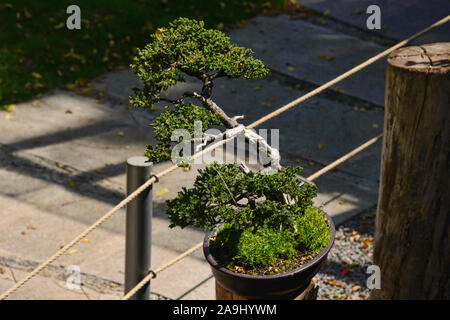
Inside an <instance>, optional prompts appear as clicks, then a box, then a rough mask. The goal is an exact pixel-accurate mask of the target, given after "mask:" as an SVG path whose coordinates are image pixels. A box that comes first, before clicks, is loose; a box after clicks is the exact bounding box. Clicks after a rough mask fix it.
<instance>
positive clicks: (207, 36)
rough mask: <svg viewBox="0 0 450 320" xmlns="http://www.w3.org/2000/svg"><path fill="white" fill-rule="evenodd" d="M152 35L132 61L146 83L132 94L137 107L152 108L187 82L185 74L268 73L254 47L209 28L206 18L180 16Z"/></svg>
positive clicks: (249, 75) (248, 76) (251, 75)
mask: <svg viewBox="0 0 450 320" xmlns="http://www.w3.org/2000/svg"><path fill="white" fill-rule="evenodd" d="M151 38H152V41H151V42H150V43H149V44H148V45H146V46H145V47H144V48H143V49H139V50H138V53H137V56H136V57H135V58H134V60H133V63H132V64H131V68H132V70H133V71H134V72H135V73H136V75H137V76H138V77H139V78H140V79H141V80H142V81H143V83H144V86H143V88H142V89H139V88H134V93H135V97H134V98H133V97H130V102H131V104H132V105H134V106H136V107H143V108H147V109H151V108H152V107H153V105H154V104H155V103H156V102H158V101H160V93H161V92H162V91H164V90H167V89H168V88H169V87H171V86H173V85H175V84H176V83H177V82H180V81H185V74H187V75H190V76H194V77H197V78H199V79H203V80H206V79H207V77H212V78H215V77H218V76H227V77H231V78H239V77H244V78H246V79H252V78H258V77H262V76H264V75H266V74H267V73H268V69H267V68H265V67H264V65H263V63H262V62H261V61H260V60H257V59H254V58H253V57H252V53H253V52H252V50H250V49H247V48H242V47H238V46H236V45H232V44H231V43H230V39H229V37H227V36H226V35H225V34H224V33H223V32H222V31H219V30H214V29H206V28H205V27H204V22H203V21H197V20H194V19H192V20H191V19H188V18H179V19H176V20H174V21H173V22H171V23H170V24H169V27H168V28H160V29H158V30H157V31H156V32H155V34H153V35H152V36H151ZM213 75H215V76H213ZM212 78H211V80H212Z"/></svg>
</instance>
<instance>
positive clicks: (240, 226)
mask: <svg viewBox="0 0 450 320" xmlns="http://www.w3.org/2000/svg"><path fill="white" fill-rule="evenodd" d="M300 170H301V168H300V167H295V168H290V167H287V168H283V169H282V171H280V172H277V173H275V174H271V175H265V174H262V173H260V172H257V173H255V172H249V173H244V172H243V171H241V170H240V169H239V168H238V167H237V166H236V165H235V164H218V163H213V164H212V165H210V166H209V167H206V168H205V169H203V170H199V175H198V176H197V178H196V180H195V182H194V186H193V187H192V188H190V189H187V188H183V190H182V191H180V192H179V193H178V196H177V197H176V198H175V199H172V200H168V201H167V209H166V213H167V214H168V217H169V220H170V222H171V224H170V227H171V228H173V227H175V226H180V227H182V228H184V227H186V226H195V227H200V228H204V229H209V230H213V229H214V228H216V227H218V226H222V227H221V228H220V229H219V231H218V233H217V236H216V240H215V241H214V242H213V243H212V250H213V251H214V252H213V254H214V256H216V257H217V256H218V257H221V259H223V260H222V262H224V264H225V265H233V264H241V265H243V266H246V267H252V266H267V265H270V264H273V263H274V262H275V261H277V260H278V259H289V258H291V257H293V256H294V255H295V254H297V253H299V252H301V253H303V254H312V253H315V252H318V251H320V250H321V249H322V248H323V247H325V246H326V245H327V243H328V240H329V230H328V224H327V221H326V220H325V218H324V216H323V214H322V212H321V211H320V210H318V209H315V208H313V207H312V204H313V202H312V199H313V198H314V197H315V196H316V193H315V189H316V188H315V186H313V185H311V184H304V183H303V182H302V181H301V180H300V179H298V177H297V176H296V174H297V173H298V172H299V171H300ZM283 194H284V195H288V196H289V198H290V199H291V200H292V201H286V200H285V198H284V196H283Z"/></svg>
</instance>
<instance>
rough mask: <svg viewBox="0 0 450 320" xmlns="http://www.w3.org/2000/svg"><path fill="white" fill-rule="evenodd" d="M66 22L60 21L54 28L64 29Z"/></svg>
mask: <svg viewBox="0 0 450 320" xmlns="http://www.w3.org/2000/svg"><path fill="white" fill-rule="evenodd" d="M64 26H65V24H64V22H61V23H58V24H57V25H55V26H54V27H53V28H54V29H56V30H59V29H62V28H64Z"/></svg>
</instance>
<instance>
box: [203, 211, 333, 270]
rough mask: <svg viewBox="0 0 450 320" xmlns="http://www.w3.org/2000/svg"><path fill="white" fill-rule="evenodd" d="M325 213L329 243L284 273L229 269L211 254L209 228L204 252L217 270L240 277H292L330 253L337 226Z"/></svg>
mask: <svg viewBox="0 0 450 320" xmlns="http://www.w3.org/2000/svg"><path fill="white" fill-rule="evenodd" d="M323 215H324V216H325V218H326V219H327V220H328V228H329V230H330V240H329V241H328V245H327V246H326V247H325V248H323V249H322V250H321V251H319V253H318V254H317V255H316V256H315V257H314V258H313V259H312V260H311V261H309V262H307V263H306V264H304V265H303V266H301V267H298V268H296V269H293V270H291V271H287V272H283V273H277V274H272V275H251V274H245V273H237V272H234V271H231V270H228V269H227V268H224V267H222V266H220V265H219V263H218V262H217V261H216V260H215V259H214V257H213V255H212V254H211V251H210V247H209V240H210V238H211V235H212V234H213V232H214V231H212V230H209V231H207V232H206V235H205V238H204V240H203V254H204V255H205V258H206V260H207V261H208V263H209V264H210V265H211V266H212V267H213V268H214V269H216V270H218V271H220V272H222V273H225V274H228V275H230V276H234V277H238V278H245V279H279V278H287V277H292V276H293V275H294V274H296V273H299V272H302V271H304V270H306V269H309V268H311V267H312V266H314V265H316V264H318V263H320V262H321V261H322V259H323V258H324V257H326V255H328V252H329V251H330V250H331V247H332V246H333V243H334V236H335V226H334V222H333V220H332V219H331V217H330V216H328V215H327V214H326V213H325V212H323Z"/></svg>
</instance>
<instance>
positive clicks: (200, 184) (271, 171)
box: [130, 18, 330, 274]
mask: <svg viewBox="0 0 450 320" xmlns="http://www.w3.org/2000/svg"><path fill="white" fill-rule="evenodd" d="M151 38H152V41H151V42H150V43H149V44H148V45H146V46H145V47H144V48H143V49H142V50H138V54H137V56H136V57H135V59H134V61H133V63H132V64H131V67H132V69H133V70H134V72H135V73H136V74H137V76H138V77H139V78H140V79H141V80H142V82H143V87H142V88H134V92H135V96H134V97H130V99H131V103H132V105H134V106H136V107H141V108H144V109H148V110H153V108H154V104H155V103H158V102H160V101H163V102H166V103H168V104H169V106H168V107H166V110H165V111H163V112H162V113H161V114H160V115H159V116H158V117H156V118H155V119H154V121H153V123H152V126H153V128H154V135H155V138H156V139H157V140H158V141H159V143H158V144H157V145H156V146H151V145H149V146H147V149H146V152H145V155H146V156H147V157H148V158H149V160H150V161H153V162H155V163H158V162H161V161H165V160H169V159H171V154H172V148H173V146H174V144H175V143H179V142H180V141H179V140H177V141H172V139H171V137H172V133H173V131H174V130H175V129H186V130H188V131H189V132H190V133H191V134H193V133H194V122H195V121H201V122H202V126H203V128H204V129H208V128H210V127H211V126H221V127H223V128H224V131H223V132H222V133H221V134H220V135H215V136H212V135H206V134H204V135H203V136H202V138H201V140H202V141H201V144H200V146H199V147H203V146H205V145H207V144H208V143H210V142H211V141H214V140H216V139H218V138H219V137H224V136H227V137H230V136H233V135H237V134H242V135H244V137H245V138H246V140H247V141H248V142H249V143H257V144H258V146H259V148H260V150H261V151H264V152H266V154H267V155H268V156H269V158H270V163H269V164H268V165H267V166H266V168H263V169H262V170H260V171H258V172H253V171H250V170H249V169H248V168H247V167H246V166H245V164H243V163H241V164H240V165H239V166H238V165H237V164H235V163H231V164H218V163H214V164H212V165H210V166H208V167H206V168H205V169H204V170H199V175H198V176H197V178H196V180H195V183H194V186H193V187H192V188H190V189H186V188H183V190H182V191H181V192H179V193H178V196H177V197H176V198H175V199H172V200H169V201H167V214H168V217H169V219H170V222H171V224H170V227H175V226H179V227H181V228H184V227H186V226H194V227H199V228H203V229H206V230H214V229H215V230H216V231H217V233H216V235H215V237H213V238H211V241H212V243H211V248H212V250H213V253H214V256H215V257H216V259H218V261H220V262H221V263H222V264H223V265H224V266H226V267H227V268H229V269H231V270H237V271H239V272H247V273H255V274H268V273H273V272H282V271H283V270H287V269H289V268H293V267H295V266H299V265H301V264H302V263H304V262H305V261H307V260H308V259H309V258H310V257H312V255H314V254H315V253H317V252H319V251H320V250H322V249H323V248H324V247H325V246H326V245H327V244H328V242H329V236H330V235H329V229H328V223H327V220H326V219H325V218H324V215H323V214H322V212H321V211H320V210H319V209H315V208H313V207H312V204H313V202H312V199H313V198H314V197H315V196H316V193H315V186H314V185H312V184H309V183H305V182H304V181H302V180H301V179H299V177H298V176H297V173H298V172H299V171H300V170H301V168H299V167H296V168H282V167H281V166H280V164H279V162H280V156H279V152H278V150H276V149H274V148H271V147H270V146H269V145H268V144H267V142H266V141H265V140H264V139H263V138H262V137H261V136H259V135H258V134H256V133H255V132H253V131H251V130H248V129H246V128H245V127H244V126H243V125H242V124H240V123H239V122H238V120H239V119H242V118H243V116H242V115H238V116H233V117H230V116H229V115H228V114H227V113H226V112H225V111H224V110H223V109H222V108H221V107H220V106H219V105H218V104H217V103H216V102H215V101H213V100H212V90H213V84H214V80H216V79H218V78H221V77H226V78H242V77H243V78H246V79H254V78H259V77H262V76H264V75H266V74H267V73H268V69H267V68H266V67H265V66H264V65H263V63H262V62H261V61H260V60H257V59H254V58H253V56H252V54H253V52H252V51H251V50H250V49H246V48H242V47H238V46H235V45H233V44H231V43H230V39H229V38H228V37H227V36H226V35H225V34H224V33H222V32H221V31H218V30H209V29H206V28H205V27H204V23H203V22H202V21H196V20H190V19H187V18H179V19H177V20H175V21H173V22H172V23H170V25H169V26H168V28H164V29H158V30H157V31H156V33H155V34H154V35H152V36H151ZM186 75H188V76H191V77H194V78H196V79H198V80H199V82H200V83H201V85H202V87H201V91H200V92H193V91H187V92H184V93H183V94H182V95H181V96H179V97H176V98H168V96H167V94H165V91H166V90H167V89H168V88H169V87H171V86H174V85H175V84H177V83H178V82H182V81H185V80H186ZM188 99H189V101H190V102H187V100H188ZM192 101H197V102H199V104H198V105H197V104H194V103H193V102H192ZM184 142H185V141H184ZM190 142H192V141H190ZM197 149H198V148H197ZM182 156H183V155H182V154H180V157H182ZM179 165H189V163H186V162H185V161H184V162H183V161H181V162H179Z"/></svg>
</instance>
